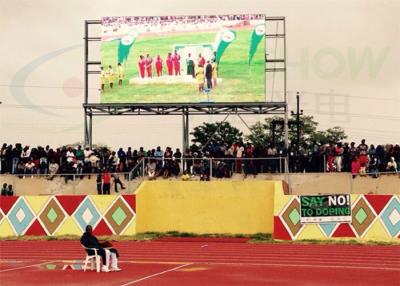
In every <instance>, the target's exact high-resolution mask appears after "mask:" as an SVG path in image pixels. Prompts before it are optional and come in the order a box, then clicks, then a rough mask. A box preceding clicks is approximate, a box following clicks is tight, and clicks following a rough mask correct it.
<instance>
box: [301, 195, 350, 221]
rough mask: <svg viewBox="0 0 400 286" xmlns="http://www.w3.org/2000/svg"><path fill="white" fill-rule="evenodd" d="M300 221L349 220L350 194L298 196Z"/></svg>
mask: <svg viewBox="0 0 400 286" xmlns="http://www.w3.org/2000/svg"><path fill="white" fill-rule="evenodd" d="M300 222H301V223H321V222H348V223H350V222H351V202H350V195H318V196H300Z"/></svg>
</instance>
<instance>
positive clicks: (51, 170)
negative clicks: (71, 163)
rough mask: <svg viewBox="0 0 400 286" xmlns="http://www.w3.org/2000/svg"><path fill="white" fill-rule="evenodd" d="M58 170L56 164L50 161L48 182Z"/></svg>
mask: <svg viewBox="0 0 400 286" xmlns="http://www.w3.org/2000/svg"><path fill="white" fill-rule="evenodd" d="M58 169H59V166H58V164H57V163H56V162H55V161H54V160H52V161H51V162H50V165H49V174H50V176H49V178H48V179H49V180H53V179H54V177H55V175H56V174H57V172H58Z"/></svg>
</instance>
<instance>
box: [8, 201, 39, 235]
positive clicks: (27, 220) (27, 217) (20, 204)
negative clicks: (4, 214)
mask: <svg viewBox="0 0 400 286" xmlns="http://www.w3.org/2000/svg"><path fill="white" fill-rule="evenodd" d="M21 211H22V212H23V214H24V218H23V219H22V220H21V221H19V219H18V217H17V214H18V213H19V212H21ZM34 218H35V215H34V214H33V213H32V211H31V210H30V209H29V207H28V205H27V203H26V202H25V200H24V199H23V197H20V199H19V200H18V201H17V202H16V203H15V204H14V206H13V207H12V209H11V211H10V212H9V213H8V220H9V221H10V223H11V225H12V226H13V228H14V230H15V232H16V233H17V235H22V234H23V233H24V232H25V230H26V229H27V228H28V226H29V225H30V224H31V223H32V221H33V219H34Z"/></svg>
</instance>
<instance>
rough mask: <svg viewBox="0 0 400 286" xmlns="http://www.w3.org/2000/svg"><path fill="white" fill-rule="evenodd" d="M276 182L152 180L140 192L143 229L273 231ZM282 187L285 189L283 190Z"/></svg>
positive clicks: (139, 216)
mask: <svg viewBox="0 0 400 286" xmlns="http://www.w3.org/2000/svg"><path fill="white" fill-rule="evenodd" d="M275 186H277V187H280V188H282V187H281V183H280V182H279V184H276V182H274V181H257V180H246V181H211V182H199V181H196V182H194V181H193V182H192V181H189V182H180V181H178V182H177V181H146V182H144V183H143V184H142V185H141V186H140V188H139V190H138V191H137V193H136V195H137V197H136V198H137V200H136V202H137V206H136V212H137V213H136V215H137V217H136V219H137V221H136V222H137V225H136V226H137V232H138V233H143V232H150V231H154V232H167V231H179V232H192V233H199V234H200V233H230V234H253V233H258V232H262V233H272V231H273V213H274V209H273V208H274V189H275ZM281 191H282V189H281Z"/></svg>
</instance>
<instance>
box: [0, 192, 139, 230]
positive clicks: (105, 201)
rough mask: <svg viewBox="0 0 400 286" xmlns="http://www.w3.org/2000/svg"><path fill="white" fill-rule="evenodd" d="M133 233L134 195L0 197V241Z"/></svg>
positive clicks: (134, 216) (134, 225)
mask: <svg viewBox="0 0 400 286" xmlns="http://www.w3.org/2000/svg"><path fill="white" fill-rule="evenodd" d="M88 224H90V225H92V227H93V231H94V233H95V234H96V235H113V234H114V235H133V234H135V233H136V202H135V195H119V196H115V195H110V196H103V195H102V196H99V195H92V196H85V195H77V196H68V195H67V196H64V195H58V196H19V197H16V196H13V197H0V237H9V236H23V235H35V236H64V235H77V236H80V235H82V233H83V232H84V230H85V228H86V226H87V225H88Z"/></svg>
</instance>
